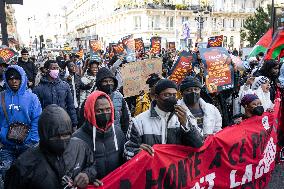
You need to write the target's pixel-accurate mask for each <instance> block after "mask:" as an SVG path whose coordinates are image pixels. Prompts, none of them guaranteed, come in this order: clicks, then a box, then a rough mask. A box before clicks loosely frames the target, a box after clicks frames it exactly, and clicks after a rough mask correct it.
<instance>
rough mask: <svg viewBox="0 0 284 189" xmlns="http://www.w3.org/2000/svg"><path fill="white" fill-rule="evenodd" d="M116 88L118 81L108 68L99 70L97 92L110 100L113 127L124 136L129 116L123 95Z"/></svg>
mask: <svg viewBox="0 0 284 189" xmlns="http://www.w3.org/2000/svg"><path fill="white" fill-rule="evenodd" d="M117 86H118V81H117V79H116V78H115V77H114V75H113V74H112V73H111V71H110V70H109V69H108V68H100V69H99V71H98V73H97V76H96V87H97V90H98V91H102V92H104V93H106V94H107V95H109V97H110V98H111V100H112V103H113V105H114V111H115V114H114V115H115V117H114V125H116V126H118V127H120V128H121V129H122V131H123V132H124V133H125V134H126V133H127V130H128V127H129V122H130V117H131V114H130V111H129V108H128V105H127V103H126V101H125V100H124V98H123V95H122V94H121V93H120V92H119V91H117Z"/></svg>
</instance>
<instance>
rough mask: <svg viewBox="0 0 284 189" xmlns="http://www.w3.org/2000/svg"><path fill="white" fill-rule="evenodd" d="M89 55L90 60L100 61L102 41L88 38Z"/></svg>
mask: <svg viewBox="0 0 284 189" xmlns="http://www.w3.org/2000/svg"><path fill="white" fill-rule="evenodd" d="M89 43H90V49H91V52H90V55H91V60H96V61H98V62H100V61H101V57H100V55H101V53H100V51H101V50H102V43H101V42H100V41H99V40H90V41H89Z"/></svg>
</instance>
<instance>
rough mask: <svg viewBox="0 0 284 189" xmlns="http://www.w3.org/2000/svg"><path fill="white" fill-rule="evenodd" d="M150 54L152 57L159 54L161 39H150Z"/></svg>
mask: <svg viewBox="0 0 284 189" xmlns="http://www.w3.org/2000/svg"><path fill="white" fill-rule="evenodd" d="M151 53H152V54H154V55H158V54H160V53H161V37H152V38H151Z"/></svg>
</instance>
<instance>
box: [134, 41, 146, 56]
mask: <svg viewBox="0 0 284 189" xmlns="http://www.w3.org/2000/svg"><path fill="white" fill-rule="evenodd" d="M135 51H137V52H142V53H143V52H144V51H145V50H144V42H143V39H142V38H137V39H135Z"/></svg>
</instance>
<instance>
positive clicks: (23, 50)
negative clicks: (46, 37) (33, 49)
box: [21, 48, 29, 54]
mask: <svg viewBox="0 0 284 189" xmlns="http://www.w3.org/2000/svg"><path fill="white" fill-rule="evenodd" d="M27 53H29V51H28V50H27V49H25V48H23V49H22V51H21V54H27Z"/></svg>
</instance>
